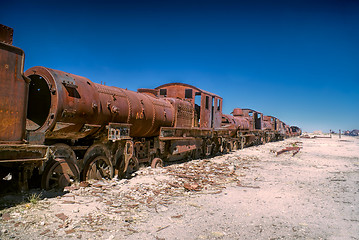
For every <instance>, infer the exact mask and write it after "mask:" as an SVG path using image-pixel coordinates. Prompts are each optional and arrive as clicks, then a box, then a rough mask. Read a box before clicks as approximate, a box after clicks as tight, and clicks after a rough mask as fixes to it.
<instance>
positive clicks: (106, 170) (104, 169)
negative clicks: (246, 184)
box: [84, 156, 113, 180]
mask: <svg viewBox="0 0 359 240" xmlns="http://www.w3.org/2000/svg"><path fill="white" fill-rule="evenodd" d="M112 173H113V169H112V166H111V164H110V161H109V160H108V158H107V157H105V156H97V157H94V158H93V159H92V160H91V161H90V162H88V163H87V164H86V166H85V168H84V176H85V179H84V180H89V179H95V180H101V179H111V178H112Z"/></svg>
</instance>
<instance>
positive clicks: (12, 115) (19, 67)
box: [0, 42, 29, 143]
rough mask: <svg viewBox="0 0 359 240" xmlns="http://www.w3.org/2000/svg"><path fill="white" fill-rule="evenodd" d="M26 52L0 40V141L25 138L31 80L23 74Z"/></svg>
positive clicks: (15, 140) (15, 141) (17, 140)
mask: <svg viewBox="0 0 359 240" xmlns="http://www.w3.org/2000/svg"><path fill="white" fill-rule="evenodd" d="M24 59H25V56H24V52H23V51H22V50H21V49H20V48H17V47H14V46H11V45H9V44H6V43H2V42H0V119H1V121H0V142H11V143H20V142H22V141H23V139H24V138H25V119H26V108H27V97H28V84H29V81H28V79H27V78H25V77H24V76H23V69H24Z"/></svg>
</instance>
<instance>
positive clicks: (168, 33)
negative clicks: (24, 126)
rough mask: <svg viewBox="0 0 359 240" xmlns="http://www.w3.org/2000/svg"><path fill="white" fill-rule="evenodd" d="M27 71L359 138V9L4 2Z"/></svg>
mask: <svg viewBox="0 0 359 240" xmlns="http://www.w3.org/2000/svg"><path fill="white" fill-rule="evenodd" d="M0 23H2V24H5V25H7V26H10V27H12V28H14V45H15V46H18V47H20V48H22V49H23V50H24V51H25V54H26V60H25V70H26V69H28V68H30V67H32V66H37V65H40V66H46V67H50V68H54V69H58V70H62V71H66V72H70V73H73V74H77V75H81V76H85V77H87V78H89V79H91V80H92V81H94V82H101V81H102V82H106V85H113V86H117V87H122V88H128V89H130V90H137V88H154V87H157V86H159V85H161V84H164V83H168V82H184V83H188V84H192V85H195V86H197V87H199V88H202V89H205V90H207V91H210V92H213V93H216V94H218V95H220V96H222V97H223V98H224V107H223V110H224V112H225V113H229V112H231V110H232V109H233V108H235V107H243V108H253V109H255V110H258V111H261V112H263V113H264V114H266V115H274V116H277V117H278V118H280V119H281V120H283V121H285V122H286V123H288V124H290V125H298V126H300V127H302V128H303V129H304V130H305V131H313V130H323V131H329V129H333V130H336V131H338V129H342V130H344V129H354V128H359V1H354V0H352V1H349V0H347V1H345V0H342V1H330V0H325V1H315V0H312V1H304V0H301V1H293V0H288V1H255V0H250V1H225V0H224V1H210V0H203V1H194V0H192V1H150V0H148V1H135V0H133V1H113V2H111V1H87V2H86V3H85V2H84V3H82V2H77V1H65V0H64V1H24V2H21V1H4V2H2V3H1V7H0Z"/></svg>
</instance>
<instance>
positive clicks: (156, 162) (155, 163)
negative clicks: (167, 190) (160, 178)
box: [151, 158, 163, 168]
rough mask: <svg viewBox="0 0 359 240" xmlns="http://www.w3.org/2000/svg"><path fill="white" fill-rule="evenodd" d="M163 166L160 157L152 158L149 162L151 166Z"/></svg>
mask: <svg viewBox="0 0 359 240" xmlns="http://www.w3.org/2000/svg"><path fill="white" fill-rule="evenodd" d="M161 167H163V161H162V159H161V158H154V159H153V160H152V163H151V168H161Z"/></svg>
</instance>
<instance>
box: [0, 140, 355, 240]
mask: <svg viewBox="0 0 359 240" xmlns="http://www.w3.org/2000/svg"><path fill="white" fill-rule="evenodd" d="M294 145H296V146H299V147H302V148H301V150H300V151H299V153H298V154H296V155H295V156H293V155H292V152H288V153H283V154H281V155H278V156H276V152H277V151H279V150H281V149H283V148H284V147H288V146H294ZM34 193H35V194H41V198H42V199H41V200H38V201H37V202H36V201H34V199H35V200H36V197H35V198H34V197H33V202H32V203H29V202H28V201H27V200H28V195H30V194H31V193H28V194H27V195H26V196H25V195H22V196H12V195H9V196H6V197H2V198H1V199H0V204H1V207H2V210H1V211H0V214H1V216H2V217H1V220H0V231H1V232H0V239H52V238H56V239H62V238H65V239H359V138H355V137H347V136H343V137H342V138H341V139H339V138H338V136H333V138H312V139H305V138H291V139H287V140H285V141H281V142H275V143H268V144H266V145H262V146H257V147H250V148H246V149H244V150H240V151H236V152H232V153H230V154H226V155H222V156H216V157H214V158H211V159H205V160H193V161H190V162H186V163H181V164H172V165H169V166H167V167H165V168H163V169H150V168H142V169H141V170H140V171H139V172H138V174H137V176H136V177H134V178H132V179H130V180H116V179H114V180H111V181H106V182H103V181H100V182H94V183H91V184H90V186H88V187H86V184H81V185H76V186H72V187H70V188H69V189H68V191H67V192H66V193H65V194H59V193H55V192H43V193H39V192H36V191H35V192H34ZM51 195H53V196H55V197H49V196H51ZM19 198H22V199H23V200H24V203H22V204H16V205H15V206H14V201H15V200H18V199H19Z"/></svg>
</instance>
